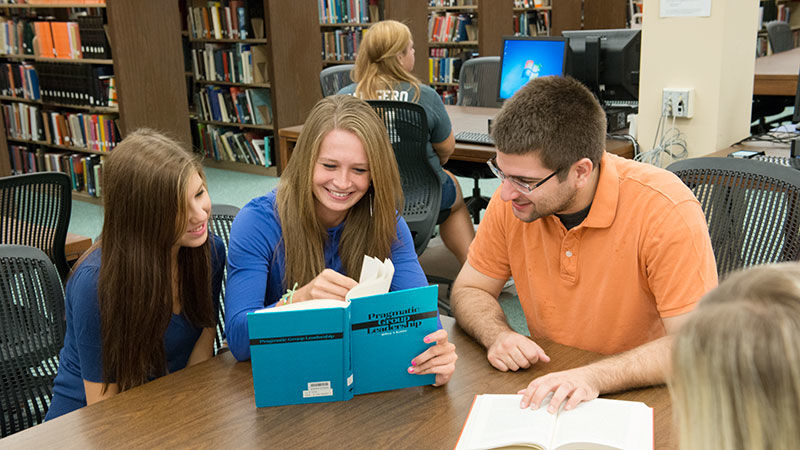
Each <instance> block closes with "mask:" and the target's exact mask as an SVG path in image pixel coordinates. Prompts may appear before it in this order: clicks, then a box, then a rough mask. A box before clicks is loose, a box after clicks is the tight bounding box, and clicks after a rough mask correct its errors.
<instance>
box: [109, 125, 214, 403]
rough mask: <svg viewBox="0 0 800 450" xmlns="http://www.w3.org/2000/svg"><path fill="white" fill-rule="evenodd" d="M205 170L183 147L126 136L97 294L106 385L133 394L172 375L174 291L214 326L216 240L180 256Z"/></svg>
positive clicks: (191, 312)
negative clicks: (195, 181) (193, 195)
mask: <svg viewBox="0 0 800 450" xmlns="http://www.w3.org/2000/svg"><path fill="white" fill-rule="evenodd" d="M195 173H197V174H199V175H200V177H201V178H202V179H203V183H204V184H205V176H204V174H203V168H202V166H201V165H200V163H199V162H198V161H197V159H195V158H194V157H193V156H192V154H191V153H190V152H188V151H187V150H185V149H184V148H183V147H182V146H181V145H180V144H179V143H178V142H176V141H174V140H172V139H170V138H168V137H165V136H164V135H162V134H159V133H158V132H156V131H153V130H148V129H141V130H138V131H136V132H133V133H131V134H130V135H129V136H128V137H126V138H125V139H124V140H123V141H122V142H121V143H120V144H119V145H118V146H117V147H116V148H115V149H114V151H112V152H111V154H110V155H109V156H108V157H107V158H106V161H105V164H104V167H103V196H104V200H103V207H104V209H105V216H104V221H103V230H102V233H101V238H100V239H99V240H98V244H97V245H99V246H100V248H102V256H101V264H100V275H99V278H98V285H97V293H98V301H99V304H100V323H101V333H102V361H103V381H104V387H103V389H104V390H105V389H106V388H107V387H108V384H109V383H117V384H118V385H119V388H120V390H126V389H130V388H132V387H134V386H138V385H140V384H143V383H145V382H147V381H148V379H150V378H151V377H154V376H160V375H163V374H164V373H165V372H166V354H165V349H164V342H163V340H164V333H165V332H166V330H167V327H168V326H169V322H170V319H171V317H172V305H173V300H174V293H173V286H174V285H175V282H177V287H178V289H177V294H178V302H179V303H180V305H181V310H182V312H183V314H185V315H186V317H187V319H188V320H189V321H190V322H191V323H192V324H194V325H195V326H199V327H211V326H214V311H213V304H212V299H211V281H210V280H211V268H210V265H211V264H210V254H209V243H208V241H206V242H205V244H203V245H202V246H200V247H197V248H186V247H182V248H180V249H179V251H178V261H177V272H178V273H174V270H173V269H174V268H173V262H172V261H173V260H172V251H173V247H174V245H175V244H176V243H177V242H178V239H179V238H180V236H181V235H182V234H183V233H184V231H185V230H186V226H187V223H188V222H187V221H188V217H187V200H186V199H187V195H188V194H187V189H188V187H187V184H188V181H189V179H190V177H191V176H192V175H193V174H195Z"/></svg>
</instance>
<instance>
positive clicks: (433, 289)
mask: <svg viewBox="0 0 800 450" xmlns="http://www.w3.org/2000/svg"><path fill="white" fill-rule="evenodd" d="M387 263H388V264H387ZM393 273H394V267H393V266H391V261H388V260H387V261H386V262H384V263H380V262H379V261H377V260H375V259H374V258H370V257H365V262H364V265H363V266H362V270H361V277H360V279H359V284H358V286H356V287H354V288H353V289H351V290H350V292H349V293H348V294H347V297H346V298H347V299H346V300H345V301H339V300H326V299H319V300H310V301H305V302H300V303H293V304H289V305H285V306H279V307H274V308H265V309H262V310H259V311H256V312H252V313H248V314H247V324H248V327H249V333H250V358H251V361H252V367H253V388H254V392H255V402H256V406H257V407H262V406H278V405H288V404H299V403H320V402H330V401H342V400H349V399H351V398H352V397H353V395H358V394H366V393H370V392H378V391H385V390H391V389H400V388H405V387H412V386H423V385H429V384H433V383H434V382H435V379H436V377H435V375H433V374H430V375H413V374H409V373H408V372H407V369H408V367H409V366H410V365H411V360H412V359H414V358H415V357H416V356H417V355H419V354H420V353H422V352H424V351H425V350H426V349H427V348H428V347H429V346H430V345H432V344H426V343H424V342H423V338H424V337H425V336H427V335H428V334H430V333H433V332H434V331H436V330H437V329H438V313H437V293H438V288H437V286H435V285H434V286H425V287H420V288H414V289H406V290H401V291H395V292H388V293H387V291H388V290H389V285H390V284H391V280H392V275H393ZM276 368H280V373H279V374H277V376H276V372H275V370H276Z"/></svg>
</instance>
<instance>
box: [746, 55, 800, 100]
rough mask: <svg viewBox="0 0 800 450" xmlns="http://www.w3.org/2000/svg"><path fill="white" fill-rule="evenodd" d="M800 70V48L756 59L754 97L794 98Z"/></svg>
mask: <svg viewBox="0 0 800 450" xmlns="http://www.w3.org/2000/svg"><path fill="white" fill-rule="evenodd" d="M798 70H800V47H798V48H794V49H792V50H788V51H785V52H780V53H773V54H772V55H769V56H762V57H761V58H756V67H755V75H754V77H753V78H754V79H753V95H783V96H787V97H794V95H795V92H796V91H797V74H798Z"/></svg>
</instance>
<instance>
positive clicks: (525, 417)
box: [455, 394, 653, 450]
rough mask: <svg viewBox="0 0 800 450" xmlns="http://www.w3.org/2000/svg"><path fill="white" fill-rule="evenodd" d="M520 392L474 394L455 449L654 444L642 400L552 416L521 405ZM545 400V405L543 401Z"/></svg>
mask: <svg viewBox="0 0 800 450" xmlns="http://www.w3.org/2000/svg"><path fill="white" fill-rule="evenodd" d="M521 399H522V395H496V394H485V395H476V396H475V400H474V401H473V403H472V409H471V410H470V412H469V416H467V421H466V423H465V424H464V428H463V430H462V431H461V437H460V438H459V439H458V443H457V444H456V447H455V448H456V450H470V449H487V448H503V447H530V448H535V449H541V450H574V449H587V450H592V449H597V450H615V449H618V450H641V449H652V448H653V409H652V408H650V407H648V406H647V405H645V404H644V403H642V402H630V401H623V400H610V399H605V398H598V399H594V400H592V401H589V402H584V403H581V404H579V405H578V406H576V407H575V408H574V409H571V410H569V411H565V410H564V409H563V408H562V409H561V410H559V412H558V413H556V414H550V413H548V412H547V408H546V407H540V408H539V409H535V410H532V409H530V408H526V409H521V408H520V407H519V403H520V401H521ZM547 401H549V397H548V399H547V400H546V401H545V402H544V403H543V404H544V405H547V403H546V402H547Z"/></svg>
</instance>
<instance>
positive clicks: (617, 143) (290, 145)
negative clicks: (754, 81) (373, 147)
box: [278, 94, 794, 167]
mask: <svg viewBox="0 0 800 450" xmlns="http://www.w3.org/2000/svg"><path fill="white" fill-rule="evenodd" d="M793 95H794V94H793ZM445 109H446V110H447V115H448V116H450V122H451V123H452V124H453V133H454V134H456V133H458V132H460V131H478V132H483V133H485V132H487V131H488V119H490V118H492V117H494V116H495V115H496V114H497V112H498V111H500V110H499V109H497V108H481V107H477V106H455V105H445ZM301 131H303V126H302V125H296V126H293V127H288V128H281V129H279V130H278V137H279V145H278V161H280V167H286V163H287V162H288V161H289V157H290V156H291V154H292V150H293V149H294V146H295V144H297V138H298V137H299V136H300V132H301ZM606 151H608V152H610V153H614V154H616V155H619V156H623V157H625V158H633V145H631V143H630V142H628V141H622V140H617V139H606ZM495 152H496V149H495V148H494V147H493V146H490V145H475V144H465V143H462V142H456V149H455V151H454V152H453V155H452V156H450V159H451V160H454V161H468V162H474V163H479V164H484V163H486V161H487V160H488V159H489V158H491V157H492V156H494V154H495Z"/></svg>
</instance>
